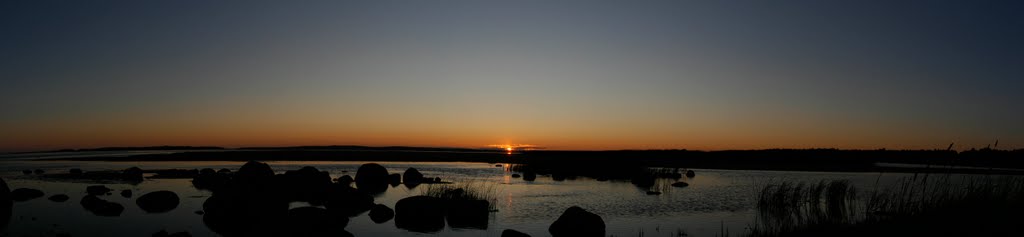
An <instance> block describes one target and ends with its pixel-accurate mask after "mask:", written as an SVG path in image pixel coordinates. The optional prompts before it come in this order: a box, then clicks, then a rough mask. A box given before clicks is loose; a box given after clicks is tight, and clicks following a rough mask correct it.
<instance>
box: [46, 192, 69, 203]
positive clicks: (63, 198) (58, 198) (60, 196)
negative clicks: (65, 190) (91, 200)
mask: <svg viewBox="0 0 1024 237" xmlns="http://www.w3.org/2000/svg"><path fill="white" fill-rule="evenodd" d="M48 199H50V201H54V202H65V201H67V200H68V199H71V197H68V195H64V194H57V195H53V196H50V198H48Z"/></svg>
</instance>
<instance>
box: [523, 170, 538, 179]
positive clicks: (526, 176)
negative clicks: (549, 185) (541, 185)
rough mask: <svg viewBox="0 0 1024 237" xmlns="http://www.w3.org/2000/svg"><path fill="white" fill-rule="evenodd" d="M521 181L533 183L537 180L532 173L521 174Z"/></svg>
mask: <svg viewBox="0 0 1024 237" xmlns="http://www.w3.org/2000/svg"><path fill="white" fill-rule="evenodd" d="M523 180H526V181H534V180H537V173H534V172H532V171H531V172H523Z"/></svg>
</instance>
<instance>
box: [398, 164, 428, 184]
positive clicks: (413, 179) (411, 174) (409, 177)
mask: <svg viewBox="0 0 1024 237" xmlns="http://www.w3.org/2000/svg"><path fill="white" fill-rule="evenodd" d="M422 182H423V174H422V173H420V171H419V170H416V168H411V167H410V168H409V169H406V170H405V173H404V174H402V183H404V184H405V186H406V187H410V188H411V187H416V185H419V184H420V183H422Z"/></svg>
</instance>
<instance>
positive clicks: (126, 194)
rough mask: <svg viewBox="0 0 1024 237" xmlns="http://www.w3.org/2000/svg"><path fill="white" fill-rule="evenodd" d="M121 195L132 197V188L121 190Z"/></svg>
mask: <svg viewBox="0 0 1024 237" xmlns="http://www.w3.org/2000/svg"><path fill="white" fill-rule="evenodd" d="M121 196H122V197H125V198H132V190H131V189H125V190H121Z"/></svg>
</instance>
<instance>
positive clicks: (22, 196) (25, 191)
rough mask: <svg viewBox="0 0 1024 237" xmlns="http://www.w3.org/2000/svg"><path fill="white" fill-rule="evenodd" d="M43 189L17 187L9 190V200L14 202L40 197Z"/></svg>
mask: <svg viewBox="0 0 1024 237" xmlns="http://www.w3.org/2000/svg"><path fill="white" fill-rule="evenodd" d="M43 195H45V194H43V191H39V190H38V189H31V188H19V189H15V190H12V191H11V200H14V201H15V202H24V201H28V200H32V199H36V198H39V197H42V196H43Z"/></svg>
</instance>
